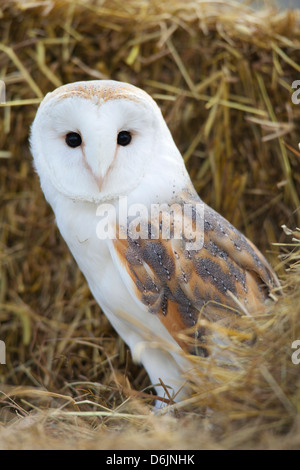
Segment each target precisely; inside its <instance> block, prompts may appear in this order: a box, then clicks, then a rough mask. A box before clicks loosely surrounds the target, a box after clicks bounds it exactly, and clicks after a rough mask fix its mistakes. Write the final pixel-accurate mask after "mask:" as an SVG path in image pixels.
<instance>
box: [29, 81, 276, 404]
mask: <svg viewBox="0 0 300 470" xmlns="http://www.w3.org/2000/svg"><path fill="white" fill-rule="evenodd" d="M30 145H31V151H32V155H33V159H34V166H35V169H36V171H37V173H38V175H39V178H40V183H41V188H42V190H43V192H44V195H45V198H46V200H47V201H48V202H49V204H50V205H51V207H52V209H53V211H54V213H55V217H56V223H57V225H58V228H59V230H60V232H61V235H62V236H63V238H64V239H65V241H66V243H67V245H68V247H69V249H70V251H71V253H72V254H73V256H74V258H75V260H76V262H77V264H78V266H79V268H80V269H81V271H82V273H83V274H84V276H85V278H86V280H87V282H88V284H89V287H90V290H91V292H92V294H93V296H94V297H95V299H96V301H97V302H98V303H99V305H100V306H101V308H102V310H103V312H104V313H105V314H106V315H107V317H108V319H109V320H110V322H111V324H112V326H113V327H114V328H115V330H116V331H117V333H118V334H119V335H120V336H121V337H122V338H123V339H124V341H125V342H126V343H127V345H128V346H129V348H130V350H131V352H132V355H133V358H134V359H135V360H137V361H139V362H140V363H142V364H143V365H144V367H145V369H146V371H147V372H148V375H149V377H150V380H151V382H152V384H155V386H156V392H157V395H158V396H159V397H163V396H165V393H166V391H167V395H168V396H169V397H171V396H172V397H173V399H174V400H175V401H176V400H180V399H181V398H182V397H183V396H184V394H186V393H188V392H187V390H188V387H187V386H184V384H185V378H184V373H185V372H186V370H187V369H192V368H193V361H192V360H190V359H189V358H190V357H192V355H193V354H198V355H202V356H203V357H204V358H207V360H209V355H210V351H209V349H208V348H207V347H206V346H205V335H206V334H207V333H206V331H205V328H204V329H203V328H200V327H199V328H197V325H198V323H199V318H200V319H201V318H202V319H203V318H204V319H206V320H207V321H208V322H211V323H220V324H222V325H227V326H230V325H231V324H232V322H234V319H235V318H236V317H237V316H239V315H244V314H245V312H246V314H250V315H251V314H255V313H257V312H258V311H259V310H261V309H262V307H263V306H264V304H265V302H266V301H267V299H268V297H269V294H270V292H271V291H272V289H274V288H276V287H278V286H279V282H278V279H277V277H276V275H275V274H274V272H273V271H272V269H271V267H270V266H269V264H268V263H267V261H266V259H265V258H264V256H263V255H262V254H261V253H260V252H259V251H258V249H257V248H256V247H255V246H254V245H253V244H252V243H251V242H250V241H249V240H248V239H247V238H246V237H245V236H243V235H242V234H241V233H240V232H239V231H238V230H237V229H236V228H234V227H233V226H232V225H231V224H230V223H229V222H228V221H227V220H225V219H224V218H223V217H222V216H221V215H219V214H218V213H217V212H215V211H214V210H213V209H212V208H210V207H208V206H207V205H206V204H205V203H204V202H203V201H202V200H201V199H200V198H199V196H198V194H197V193H196V191H195V189H194V187H193V184H192V182H191V180H190V177H189V175H188V172H187V170H186V168H185V165H184V161H183V158H182V156H181V154H180V152H179V150H178V148H177V147H176V145H175V143H174V141H173V138H172V136H171V133H170V131H169V129H168V127H167V124H166V123H165V121H164V119H163V116H162V113H161V111H160V109H159V107H158V105H157V104H156V103H155V101H154V100H153V99H152V98H151V97H150V96H149V95H148V94H147V93H146V92H145V91H143V90H141V89H139V88H137V87H135V86H133V85H130V84H126V83H122V82H117V81H112V80H99V81H86V82H76V83H71V84H67V85H64V86H61V87H59V88H57V89H56V90H54V91H53V92H52V93H48V94H47V95H46V97H45V98H44V100H43V101H42V103H41V104H40V106H39V109H38V111H37V114H36V117H35V119H34V122H33V124H32V128H31V136H30ZM153 208H154V209H155V210H153ZM170 208H171V210H170ZM185 208H188V209H189V210H188V211H186V212H185ZM135 211H136V212H135ZM153 214H154V216H153ZM165 221H167V222H168V223H165ZM105 227H106V228H105ZM193 328H196V330H195V331H196V333H195V334H194V335H195V336H194V337H193V338H194V339H195V337H196V339H197V347H196V346H193V344H194V343H195V341H194V340H193V341H192V342H191V344H190V343H189V341H188V340H187V338H188V337H189V336H188V335H187V336H186V337H184V336H183V335H182V334H181V333H182V332H183V331H186V330H187V331H192V329H193ZM184 338H186V339H184ZM183 351H185V354H183V353H182V352H183ZM161 383H162V384H163V386H161V385H160V384H161Z"/></svg>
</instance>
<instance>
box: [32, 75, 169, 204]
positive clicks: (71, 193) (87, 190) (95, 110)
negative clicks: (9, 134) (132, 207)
mask: <svg viewBox="0 0 300 470" xmlns="http://www.w3.org/2000/svg"><path fill="white" fill-rule="evenodd" d="M168 132H169V131H168V130H167V126H166V125H165V123H164V120H163V119H162V116H161V113H160V110H159V108H158V106H157V105H156V103H155V102H154V101H153V100H152V98H150V96H149V95H148V94H147V93H145V92H144V91H142V90H140V89H139V88H136V87H134V86H132V85H127V84H122V83H120V82H114V81H105V80H99V81H91V82H77V83H73V84H69V85H65V86H62V87H59V88H58V89H56V90H55V91H54V92H52V93H49V94H48V95H47V96H46V97H45V98H44V100H43V102H42V103H41V105H40V108H39V110H38V112H37V115H36V118H35V120H34V123H33V125H32V133H31V149H32V153H33V156H34V162H35V166H36V169H37V171H38V173H39V175H40V177H41V180H42V179H43V178H44V177H45V175H47V180H50V182H51V183H52V185H53V186H54V187H55V188H56V189H57V190H58V191H59V192H60V193H63V194H64V195H65V196H67V197H70V198H72V199H74V200H76V199H80V200H85V201H98V200H99V201H100V200H102V199H103V198H104V197H105V198H106V199H107V198H109V197H110V196H111V197H112V198H116V197H118V196H119V195H123V194H127V193H128V192H129V191H130V190H131V189H133V187H136V186H137V185H138V184H139V182H140V181H141V179H142V178H143V176H144V174H145V172H146V171H147V168H148V166H149V164H150V163H151V162H153V159H154V157H155V156H157V158H158V157H159V155H160V153H161V151H162V147H163V145H164V143H168V142H169V144H170V139H171V138H170V137H169V134H168ZM168 139H169V140H168ZM171 142H173V141H172V139H171ZM162 143H163V144H162Z"/></svg>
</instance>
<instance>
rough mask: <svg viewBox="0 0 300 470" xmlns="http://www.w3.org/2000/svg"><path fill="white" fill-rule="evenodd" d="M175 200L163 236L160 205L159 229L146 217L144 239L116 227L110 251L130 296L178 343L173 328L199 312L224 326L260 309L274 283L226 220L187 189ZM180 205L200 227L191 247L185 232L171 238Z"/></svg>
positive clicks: (260, 260)
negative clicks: (168, 229)
mask: <svg viewBox="0 0 300 470" xmlns="http://www.w3.org/2000/svg"><path fill="white" fill-rule="evenodd" d="M178 201H179V203H178V204H177V205H176V208H175V211H174V212H175V213H177V215H176V214H175V216H174V213H173V216H171V218H169V219H168V220H170V226H171V230H170V233H169V235H170V237H169V238H166V237H165V235H166V232H163V227H162V222H163V221H164V220H165V218H168V217H169V216H168V215H167V214H166V212H164V211H163V212H162V213H161V214H160V217H159V224H160V225H159V228H158V230H157V225H156V227H153V222H152V219H151V221H149V220H148V221H146V222H145V223H146V229H147V230H148V231H147V236H146V237H144V238H142V237H137V235H136V233H135V237H133V236H132V230H130V229H127V230H126V232H124V231H123V233H122V229H121V228H120V227H119V233H118V237H117V239H116V240H114V241H113V243H112V252H113V253H112V254H113V258H114V261H115V264H116V266H117V267H118V269H119V272H120V274H121V276H122V278H123V281H124V283H125V285H126V286H127V288H128V289H129V291H130V292H131V294H132V296H133V297H134V298H135V300H136V301H137V302H138V303H139V304H140V305H141V306H142V307H143V308H144V309H146V310H148V311H149V315H158V317H159V318H160V320H161V322H162V323H163V324H164V326H165V327H166V328H167V330H168V331H169V332H170V333H171V335H172V336H173V337H174V338H175V339H176V340H177V342H178V343H179V344H180V345H181V346H182V347H183V348H184V349H185V345H184V344H183V343H181V341H180V339H178V333H179V332H181V331H183V330H186V329H188V328H191V327H193V326H194V325H195V324H196V322H197V320H198V318H199V316H200V317H201V318H205V319H207V320H209V321H210V322H220V323H221V324H223V325H227V326H231V325H232V324H234V321H235V319H236V318H237V317H238V316H241V315H245V314H255V313H257V312H258V311H260V310H262V308H263V306H264V303H265V301H266V299H267V298H268V296H269V294H270V292H271V290H272V289H273V288H274V287H279V286H280V285H279V281H278V279H277V277H276V275H275V274H274V272H273V271H272V269H271V267H270V266H269V264H268V263H267V261H266V259H265V258H264V257H263V255H262V254H261V253H260V252H259V251H258V249H257V248H256V247H255V246H254V245H253V244H252V243H251V242H250V241H249V240H248V239H247V238H246V237H244V236H243V235H242V234H241V233H240V232H239V231H238V230H236V229H235V228H234V227H233V226H232V225H231V224H230V223H229V222H228V221H227V220H225V219H224V218H223V217H221V216H220V215H219V214H218V213H217V212H215V211H214V210H213V209H211V208H210V207H208V206H207V205H205V204H204V203H203V202H202V201H201V200H200V199H198V200H197V199H196V198H195V197H194V196H193V197H191V196H190V195H189V194H184V195H181V198H180V199H179V200H178ZM185 204H189V205H190V206H191V207H192V211H190V214H187V215H186V214H185V215H184V217H183V219H182V220H184V224H185V226H189V227H192V228H193V229H195V228H197V230H198V232H197V233H198V235H199V233H200V237H199V240H200V245H201V246H198V247H197V248H196V249H190V248H191V244H190V243H191V239H189V238H187V237H186V236H181V237H177V238H176V237H175V232H174V225H175V223H176V221H178V217H179V218H180V211H181V210H182V213H183V207H184V205H185ZM172 207H174V206H172ZM199 207H200V212H201V214H198V213H197V211H198V212H199V209H198V208H199ZM198 215H199V217H198V218H196V216H198ZM196 220H197V221H198V222H199V221H200V225H199V226H196V225H195V223H196ZM189 224H190V225H189ZM195 233H196V232H194V234H195ZM151 236H152V238H151ZM201 236H202V238H201ZM155 237H156V238H155ZM194 240H195V238H194ZM200 336H201V331H198V337H200Z"/></svg>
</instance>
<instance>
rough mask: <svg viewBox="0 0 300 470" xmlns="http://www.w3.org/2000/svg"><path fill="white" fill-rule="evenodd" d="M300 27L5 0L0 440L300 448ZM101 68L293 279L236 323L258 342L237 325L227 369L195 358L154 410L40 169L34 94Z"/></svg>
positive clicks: (269, 17) (186, 8) (159, 10)
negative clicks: (62, 228) (186, 389)
mask: <svg viewBox="0 0 300 470" xmlns="http://www.w3.org/2000/svg"><path fill="white" fill-rule="evenodd" d="M299 21H300V13H299V11H286V12H279V11H277V10H276V9H275V8H271V7H265V8H263V9H262V10H259V11H254V10H252V9H251V7H250V6H247V5H242V4H240V3H236V2H233V1H222V0H218V1H216V2H205V1H200V0H198V1H196V0H195V1H190V2H186V1H182V0H173V1H166V2H162V1H161V0H154V1H151V2H150V1H146V0H144V1H143V0H127V2H123V1H122V2H121V1H120V0H104V1H99V2H97V1H93V0H90V1H81V0H78V1H75V2H71V1H67V0H61V1H57V2H52V1H23V2H18V1H5V0H2V1H1V2H0V31H1V36H2V37H1V42H0V79H2V80H4V81H5V85H6V100H7V102H6V105H4V106H2V108H1V109H0V139H1V145H0V149H1V150H0V180H1V183H0V191H1V219H0V224H1V225H0V227H1V233H0V237H1V238H0V243H1V252H0V257H1V265H0V270H1V271H0V324H1V330H0V339H2V340H4V341H5V343H6V350H7V357H6V360H7V364H6V365H0V384H1V385H0V387H1V397H0V400H1V403H0V443H1V444H0V447H1V448H16V447H19V448H102V449H104V448H105V449H116V448H120V449H121V448H122V449H125V448H131V449H132V448H136V449H145V448H149V449H166V448H168V449H179V448H181V449H191V448H213V449H215V448H226V449H227V448H299V447H300V432H299V393H300V386H299V370H300V369H299V368H300V365H295V364H293V363H292V361H291V355H292V353H293V349H292V348H291V344H292V342H293V341H294V340H295V339H300V322H299V320H300V309H299V305H300V289H299V285H300V265H299V259H300V243H299V237H298V241H297V232H295V233H292V232H289V230H288V229H287V228H285V230H282V228H281V226H282V225H283V224H285V225H287V226H288V227H291V228H294V227H296V226H300V212H299V206H300V205H299V186H300V171H299V169H300V160H299V152H298V150H297V144H298V141H299V124H300V105H296V104H293V102H292V100H291V96H292V93H293V91H294V90H293V89H292V88H291V85H292V83H293V81H294V80H297V79H299V78H300V65H299V64H300V53H299V47H300V26H299ZM95 78H96V79H102V78H112V79H116V80H123V81H128V82H130V83H133V84H135V85H137V86H140V87H141V88H144V89H145V90H146V91H148V92H149V93H150V94H151V95H152V96H153V97H154V98H155V99H156V100H157V102H158V103H159V105H160V106H161V108H162V111H163V114H164V116H165V118H166V120H167V123H168V125H169V127H170V129H171V131H172V133H173V136H174V139H175V141H176V143H177V145H178V147H179V148H180V150H181V152H182V154H183V156H184V159H185V161H186V164H187V167H188V169H189V172H190V174H191V177H192V179H193V182H194V184H195V187H196V189H197V191H198V192H199V194H200V195H201V197H202V198H203V199H204V200H205V202H207V203H208V204H210V205H211V206H213V207H214V208H215V209H216V210H218V211H219V212H221V213H222V214H223V215H224V216H225V217H227V218H228V219H229V220H230V221H231V222H232V223H233V224H234V225H236V226H237V227H238V228H240V229H241V230H242V231H243V232H244V233H245V234H246V235H247V236H248V237H249V238H251V239H252V240H253V241H254V242H255V243H256V244H257V245H258V246H259V248H260V249H261V250H262V251H263V252H264V253H265V254H266V255H267V257H268V258H269V260H270V262H271V263H272V264H273V266H275V268H276V270H277V272H278V274H279V275H280V276H281V279H282V282H283V286H284V292H285V296H284V297H283V298H281V299H280V300H279V302H278V303H277V304H276V306H275V307H274V306H270V307H269V312H268V313H267V314H266V315H265V316H264V317H261V318H259V319H253V318H252V319H243V322H246V323H244V326H245V325H246V328H247V329H246V332H249V334H250V333H251V334H252V333H253V332H255V335H256V338H258V340H257V341H256V342H254V344H252V345H249V342H248V343H247V341H246V342H245V341H243V338H241V337H239V336H238V335H236V334H232V335H230V341H231V343H230V349H231V350H232V351H233V352H234V353H235V357H236V358H237V359H236V367H235V368H234V369H232V370H231V369H226V368H220V367H217V365H214V364H211V363H210V365H208V363H206V362H205V361H204V360H203V359H202V358H194V360H195V362H196V366H197V369H198V374H197V376H196V377H194V378H191V377H187V378H189V379H190V380H191V381H192V386H193V394H192V397H191V398H190V399H189V400H187V401H186V402H184V403H182V404H180V405H178V406H174V405H172V404H170V406H169V407H168V409H169V410H170V409H172V410H173V411H174V414H165V413H164V412H163V413H162V415H161V416H157V415H153V413H152V412H151V406H152V404H153V395H152V392H151V389H150V388H149V381H148V378H147V375H146V373H145V371H144V370H143V369H142V368H140V367H139V366H137V365H135V364H133V363H132V360H131V357H130V354H129V353H128V350H127V347H126V346H125V345H124V343H123V342H122V341H121V340H120V339H119V338H118V337H117V336H116V335H115V333H114V331H113V330H112V328H111V327H110V325H109V323H108V321H107V320H106V318H105V317H104V315H103V314H101V312H100V309H99V307H98V306H97V305H96V303H95V301H94V300H93V298H92V297H91V295H90V293H89V290H88V288H87V285H86V283H85V281H84V280H83V277H82V275H81V273H80V272H79V270H78V269H77V267H76V265H75V263H74V261H73V259H72V257H71V255H70V253H69V251H68V249H67V247H66V245H65V243H64V241H63V240H62V238H61V237H60V235H59V234H58V231H57V229H56V227H55V225H54V217H53V214H52V212H51V210H50V209H49V207H48V206H47V204H46V203H45V201H44V198H43V195H42V193H41V190H40V187H39V182H38V179H37V177H36V175H35V174H34V171H33V169H32V162H31V156H30V153H29V149H28V133H29V127H30V124H31V122H32V120H33V118H34V115H35V112H36V109H37V104H38V103H39V102H40V101H41V99H42V97H43V96H44V94H46V93H47V92H48V91H50V90H52V89H53V88H55V87H57V86H59V85H60V84H63V83H68V82H72V81H76V80H88V79H95ZM293 238H294V239H295V241H292V239H293ZM279 255H280V258H279ZM208 407H209V409H210V411H209V412H208V411H207V409H208ZM179 422H180V425H179ZM25 431H26V432H25Z"/></svg>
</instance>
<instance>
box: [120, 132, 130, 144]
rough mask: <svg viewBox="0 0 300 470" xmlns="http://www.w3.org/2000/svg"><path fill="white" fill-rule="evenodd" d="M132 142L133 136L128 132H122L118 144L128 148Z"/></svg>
mask: <svg viewBox="0 0 300 470" xmlns="http://www.w3.org/2000/svg"><path fill="white" fill-rule="evenodd" d="M130 142H131V134H130V132H128V131H121V132H119V134H118V144H119V145H122V146H123V147H126V145H128V144H130Z"/></svg>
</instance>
